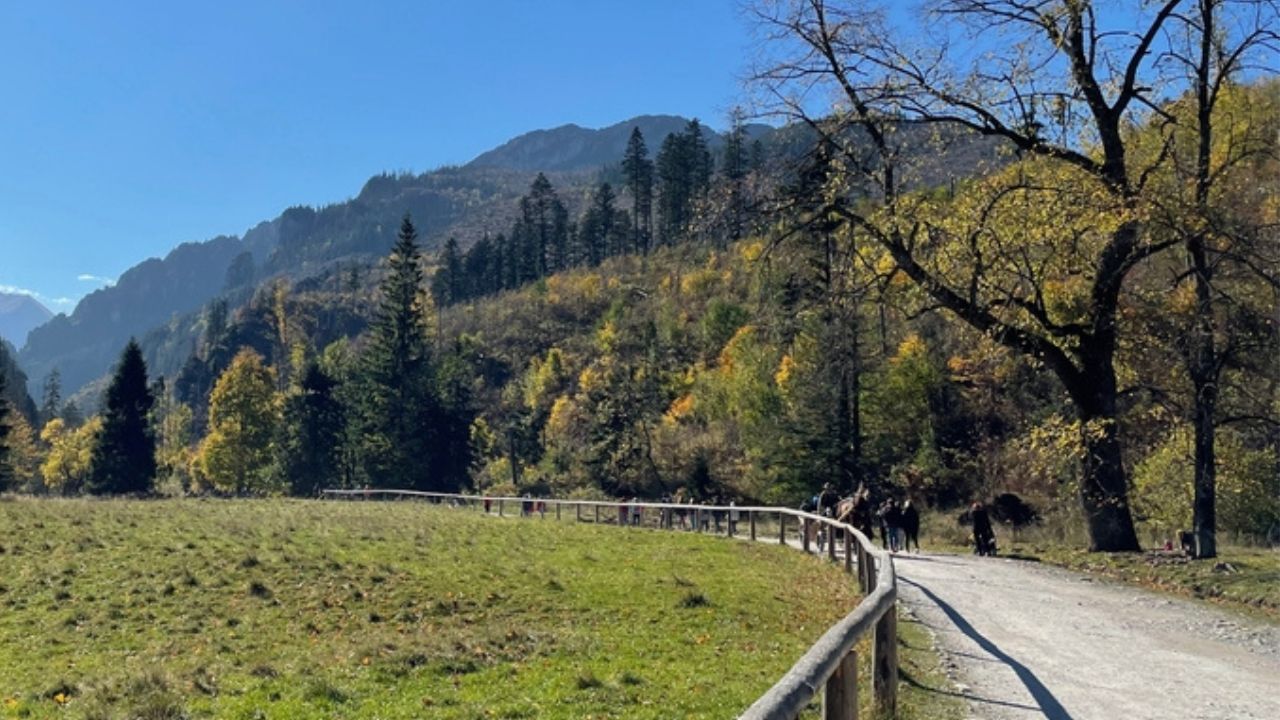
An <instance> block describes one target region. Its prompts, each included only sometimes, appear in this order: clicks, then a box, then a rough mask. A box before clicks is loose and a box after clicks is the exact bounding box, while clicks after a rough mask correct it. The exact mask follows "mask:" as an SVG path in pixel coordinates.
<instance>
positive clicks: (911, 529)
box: [802, 483, 920, 553]
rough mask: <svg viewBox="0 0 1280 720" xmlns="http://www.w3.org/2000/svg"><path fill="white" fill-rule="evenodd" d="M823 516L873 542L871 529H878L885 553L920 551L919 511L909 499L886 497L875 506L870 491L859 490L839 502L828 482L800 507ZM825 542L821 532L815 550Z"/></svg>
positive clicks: (873, 533) (820, 547)
mask: <svg viewBox="0 0 1280 720" xmlns="http://www.w3.org/2000/svg"><path fill="white" fill-rule="evenodd" d="M802 509H804V510H808V511H810V512H816V513H818V514H819V515H823V516H825V517H833V518H835V519H837V520H840V521H848V523H849V524H850V525H852V526H854V527H855V528H857V529H858V532H861V533H862V534H863V535H865V536H866V537H867V539H869V540H872V541H874V540H875V536H876V533H875V526H877V525H878V526H879V528H880V542H881V545H882V547H884V549H885V550H889V551H891V552H905V551H907V550H908V549H909V548H910V547H912V546H914V547H915V551H916V552H917V553H918V552H920V512H919V511H918V510H917V509H916V507H915V505H914V504H913V503H912V502H911V500H910V499H906V500H903V501H901V502H899V501H898V500H897V499H895V498H887V499H886V500H885V501H884V502H882V503H880V505H879V506H875V505H874V504H873V503H872V501H871V495H870V492H869V491H868V490H867V489H866V488H865V487H863V488H859V489H858V491H857V492H855V493H854V494H853V497H851V498H849V499H848V500H841V499H840V496H839V494H838V493H836V491H835V489H834V488H832V487H831V484H830V483H827V484H825V485H823V486H822V490H821V492H819V493H818V494H817V495H814V496H813V497H812V498H810V499H809V501H808V502H807V503H805V505H804V506H803V507H802ZM825 540H826V537H825V533H820V534H819V535H818V545H819V550H821V549H822V545H823V544H824V542H825Z"/></svg>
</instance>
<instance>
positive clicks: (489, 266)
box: [462, 233, 501, 297]
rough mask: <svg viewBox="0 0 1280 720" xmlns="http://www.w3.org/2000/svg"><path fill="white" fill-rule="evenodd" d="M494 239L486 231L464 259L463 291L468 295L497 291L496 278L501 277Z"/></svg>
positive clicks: (481, 294)
mask: <svg viewBox="0 0 1280 720" xmlns="http://www.w3.org/2000/svg"><path fill="white" fill-rule="evenodd" d="M494 250H495V248H494V244H493V241H492V240H490V239H489V234H488V233H485V235H484V237H482V238H480V240H479V241H477V242H476V244H475V245H472V246H471V249H470V250H468V251H467V254H466V257H465V258H464V259H463V261H462V275H463V283H462V286H463V292H464V294H465V295H466V296H468V297H481V296H484V295H488V294H490V293H493V292H496V291H497V290H498V289H499V288H498V287H496V286H495V283H494V280H495V278H497V277H499V275H500V274H501V273H500V269H499V266H498V258H497V257H496V253H495V252H494Z"/></svg>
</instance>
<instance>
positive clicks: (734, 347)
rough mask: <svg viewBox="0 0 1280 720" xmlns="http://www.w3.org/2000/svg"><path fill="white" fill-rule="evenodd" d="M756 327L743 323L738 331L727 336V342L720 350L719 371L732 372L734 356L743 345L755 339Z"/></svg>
mask: <svg viewBox="0 0 1280 720" xmlns="http://www.w3.org/2000/svg"><path fill="white" fill-rule="evenodd" d="M755 335H756V328H755V326H754V325H743V326H742V327H740V328H738V331H737V332H735V333H734V334H733V337H731V338H729V342H727V343H725V345H724V349H723V350H721V351H720V358H719V363H720V371H721V372H722V373H725V374H728V373H731V372H733V368H734V365H735V361H734V356H735V355H736V354H737V353H738V352H740V351H742V350H743V349H744V346H745V345H747V344H749V343H751V342H753V341H754V340H755Z"/></svg>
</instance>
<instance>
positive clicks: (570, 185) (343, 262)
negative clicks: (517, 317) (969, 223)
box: [15, 115, 991, 403]
mask: <svg viewBox="0 0 1280 720" xmlns="http://www.w3.org/2000/svg"><path fill="white" fill-rule="evenodd" d="M688 122H689V121H688V120H687V119H685V118H683V117H678V116H673V115H645V116H640V117H637V118H633V119H631V120H627V121H624V122H620V123H617V124H615V125H611V126H609V127H606V128H601V129H598V130H591V129H586V128H582V127H579V126H576V125H565V126H562V127H559V128H554V129H550V130H538V131H534V132H530V133H526V134H524V135H521V136H519V137H517V138H514V139H512V140H511V141H509V142H507V143H505V144H503V145H502V146H500V147H497V148H494V149H493V150H490V151H488V152H485V153H483V154H481V155H480V156H478V157H476V158H475V159H474V160H472V161H471V162H470V163H468V164H466V165H463V166H461V167H444V168H439V169H437V170H433V171H430V172H425V173H421V174H412V173H399V174H390V173H383V174H379V175H375V176H374V177H372V178H369V180H367V181H366V182H365V183H364V185H363V186H362V187H361V189H360V191H359V192H358V193H357V194H356V195H355V197H352V198H350V199H348V200H345V201H342V202H337V203H333V204H330V205H327V206H324V207H318V208H317V207H307V206H297V207H292V208H288V209H286V210H284V211H283V212H282V213H281V214H280V215H279V216H277V217H276V218H274V219H272V220H268V221H264V222H262V223H260V224H258V225H257V226H255V227H254V228H252V229H250V230H248V231H247V232H245V233H244V235H243V236H240V237H234V236H223V237H217V238H214V239H212V240H208V241H205V242H200V243H187V244H184V245H181V246H179V247H178V248H176V249H175V250H173V251H172V252H171V253H169V255H168V256H166V257H165V258H163V259H160V258H152V259H149V260H146V261H145V262H143V263H140V264H139V265H137V266H135V267H133V268H131V269H130V270H128V271H127V272H125V273H124V275H122V276H121V277H120V279H119V281H118V282H117V283H116V285H115V286H113V287H109V288H103V289H100V290H98V291H96V292H94V293H92V294H90V295H88V296H86V297H85V298H84V299H82V300H81V301H80V303H79V304H78V305H77V306H76V308H75V310H74V312H72V313H71V314H70V315H58V316H57V317H55V318H53V319H52V320H50V321H49V322H47V323H45V324H44V325H42V326H40V327H37V328H35V329H34V330H32V331H31V332H30V334H29V335H28V336H27V338H26V344H25V345H24V346H23V347H22V349H21V352H20V354H19V358H18V360H19V362H20V363H21V364H22V366H23V367H24V368H25V369H26V370H27V373H28V377H29V378H30V382H31V386H32V389H33V391H37V390H38V388H39V384H40V383H42V382H43V380H44V378H45V376H46V375H48V373H49V372H51V371H52V370H53V369H54V368H57V369H58V370H59V371H60V372H61V374H62V382H63V387H64V389H65V391H66V394H67V395H68V396H72V395H74V394H75V393H76V391H77V390H79V389H81V388H83V387H85V386H86V385H88V384H89V383H91V382H93V381H94V380H96V379H98V378H101V377H102V376H103V375H105V374H106V373H107V372H108V371H109V370H110V368H111V365H112V363H114V362H115V361H116V359H117V356H118V355H119V352H120V349H121V348H123V347H124V344H125V343H126V342H127V341H128V339H129V338H130V337H137V338H138V339H139V340H140V341H142V345H143V350H144V352H145V353H146V359H147V362H148V365H149V367H150V368H151V369H152V373H153V374H155V375H161V374H163V375H166V376H172V375H174V374H175V373H176V372H177V371H178V370H179V369H180V368H181V367H182V363H183V361H184V360H185V359H186V358H187V357H188V356H189V355H190V354H191V352H192V350H193V348H194V346H195V343H196V340H197V339H198V338H199V328H200V327H201V321H200V318H199V312H200V310H201V309H202V308H203V307H205V306H206V305H207V304H208V303H209V302H210V301H211V300H213V299H215V298H218V297H224V298H226V299H227V300H228V303H229V307H230V309H231V310H232V311H234V310H236V309H237V308H238V307H240V306H242V305H243V304H244V303H246V302H248V301H249V300H250V299H251V298H252V296H253V294H254V292H255V288H260V287H262V285H263V283H265V282H267V281H269V280H270V279H272V278H288V279H290V280H292V281H294V282H297V281H300V280H304V279H307V278H316V277H319V276H328V277H336V276H337V274H338V272H339V270H340V269H347V268H351V269H353V271H354V272H359V268H361V267H368V266H371V265H374V264H376V262H377V261H378V259H379V258H381V257H383V256H384V255H386V253H387V251H388V250H389V249H390V247H391V245H392V242H393V241H394V239H395V232H396V229H397V228H398V227H399V225H400V220H401V218H402V217H403V216H404V214H405V213H410V214H412V216H413V220H414V224H415V225H416V226H417V228H418V231H419V234H420V238H421V243H422V247H423V248H424V249H426V250H428V251H431V250H434V249H437V248H439V247H441V246H442V244H443V242H444V240H445V239H446V238H449V237H454V238H457V240H458V243H459V245H460V246H461V247H462V248H463V249H464V250H465V249H466V248H468V247H469V246H470V245H471V244H472V243H474V242H475V241H477V240H478V239H480V238H481V237H482V236H484V235H485V234H489V235H496V234H498V233H505V232H507V231H509V230H510V228H511V223H512V220H513V218H514V216H515V214H516V213H517V211H518V202H517V201H518V199H519V197H520V196H521V195H523V194H524V193H525V192H526V191H527V190H528V188H529V184H530V182H531V181H532V180H533V178H534V177H535V175H536V174H537V173H539V172H544V173H546V175H547V176H548V178H549V179H550V180H551V182H552V183H553V185H554V186H555V188H556V191H557V193H558V194H559V196H560V198H561V199H562V200H563V201H564V203H565V205H566V207H567V209H568V211H569V213H570V217H571V218H576V217H577V216H578V213H579V211H580V210H581V208H582V206H583V203H584V201H585V197H586V195H587V193H588V190H589V188H590V187H592V186H594V185H595V184H596V183H598V182H599V181H600V180H602V179H607V180H610V181H614V182H615V184H616V181H618V180H619V178H618V177H617V175H618V173H619V171H618V164H619V162H620V160H621V158H622V155H623V152H624V150H625V148H626V144H627V140H628V139H629V137H630V135H631V129H632V128H633V127H639V128H640V131H641V132H642V133H643V134H644V136H645V142H646V144H647V145H648V148H649V153H650V156H651V157H655V156H656V155H657V153H658V149H659V147H660V146H661V145H662V141H663V140H664V139H665V138H666V136H667V135H668V134H670V133H673V132H678V131H681V130H683V129H684V128H685V126H686V125H687V124H688ZM746 132H747V136H748V138H750V139H752V140H760V141H761V142H762V145H763V147H764V149H765V153H766V155H772V156H778V157H782V156H785V157H796V156H798V155H800V154H802V153H803V152H804V151H805V150H806V149H807V147H809V146H810V145H811V142H812V138H811V135H810V134H809V133H808V132H807V131H806V129H804V128H788V129H775V128H772V127H769V126H767V125H748V126H746ZM932 132H933V131H932V130H929V131H928V133H929V134H932ZM915 135H918V136H919V137H920V143H921V145H920V148H923V149H917V151H916V152H917V153H918V154H919V156H920V160H921V163H922V167H921V168H920V169H921V171H922V172H921V174H920V176H918V177H917V178H916V179H915V181H914V182H913V183H912V184H928V185H935V184H942V183H945V182H947V180H948V179H949V178H951V177H954V175H955V174H956V173H957V172H958V173H959V174H961V175H966V174H970V173H973V172H976V168H977V167H978V166H979V165H980V163H978V162H976V161H975V160H976V158H977V157H978V156H990V154H991V153H990V149H991V146H990V144H989V143H984V142H976V143H975V142H973V140H974V138H967V139H965V141H964V142H960V143H958V144H957V147H953V148H950V149H949V150H948V152H946V153H938V152H934V151H933V150H932V149H930V148H932V146H933V143H930V142H928V138H927V137H926V130H925V129H924V128H920V129H916V132H915ZM706 138H707V144H708V146H709V147H710V148H711V149H712V151H713V152H714V151H715V150H717V149H719V148H720V147H722V146H723V145H724V136H722V135H720V134H717V133H715V132H714V131H712V130H711V129H709V128H708V129H707V133H706ZM957 150H959V151H961V152H960V153H959V154H957ZM969 151H976V155H975V154H974V152H969ZM624 202H625V200H624ZM20 340H21V339H20V338H19V341H20ZM15 344H16V343H15ZM89 394H94V393H89ZM80 399H81V400H86V401H89V402H90V403H92V402H96V400H97V398H96V397H89V396H88V395H85V396H83V397H81V398H80Z"/></svg>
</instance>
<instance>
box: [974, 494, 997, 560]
mask: <svg viewBox="0 0 1280 720" xmlns="http://www.w3.org/2000/svg"><path fill="white" fill-rule="evenodd" d="M969 518H970V519H971V520H972V521H973V550H974V552H976V553H978V554H979V555H995V554H996V533H995V531H994V530H992V529H991V516H990V515H988V514H987V508H986V507H984V506H983V504H982V503H981V502H975V503H974V504H973V506H972V507H970V508H969Z"/></svg>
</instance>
